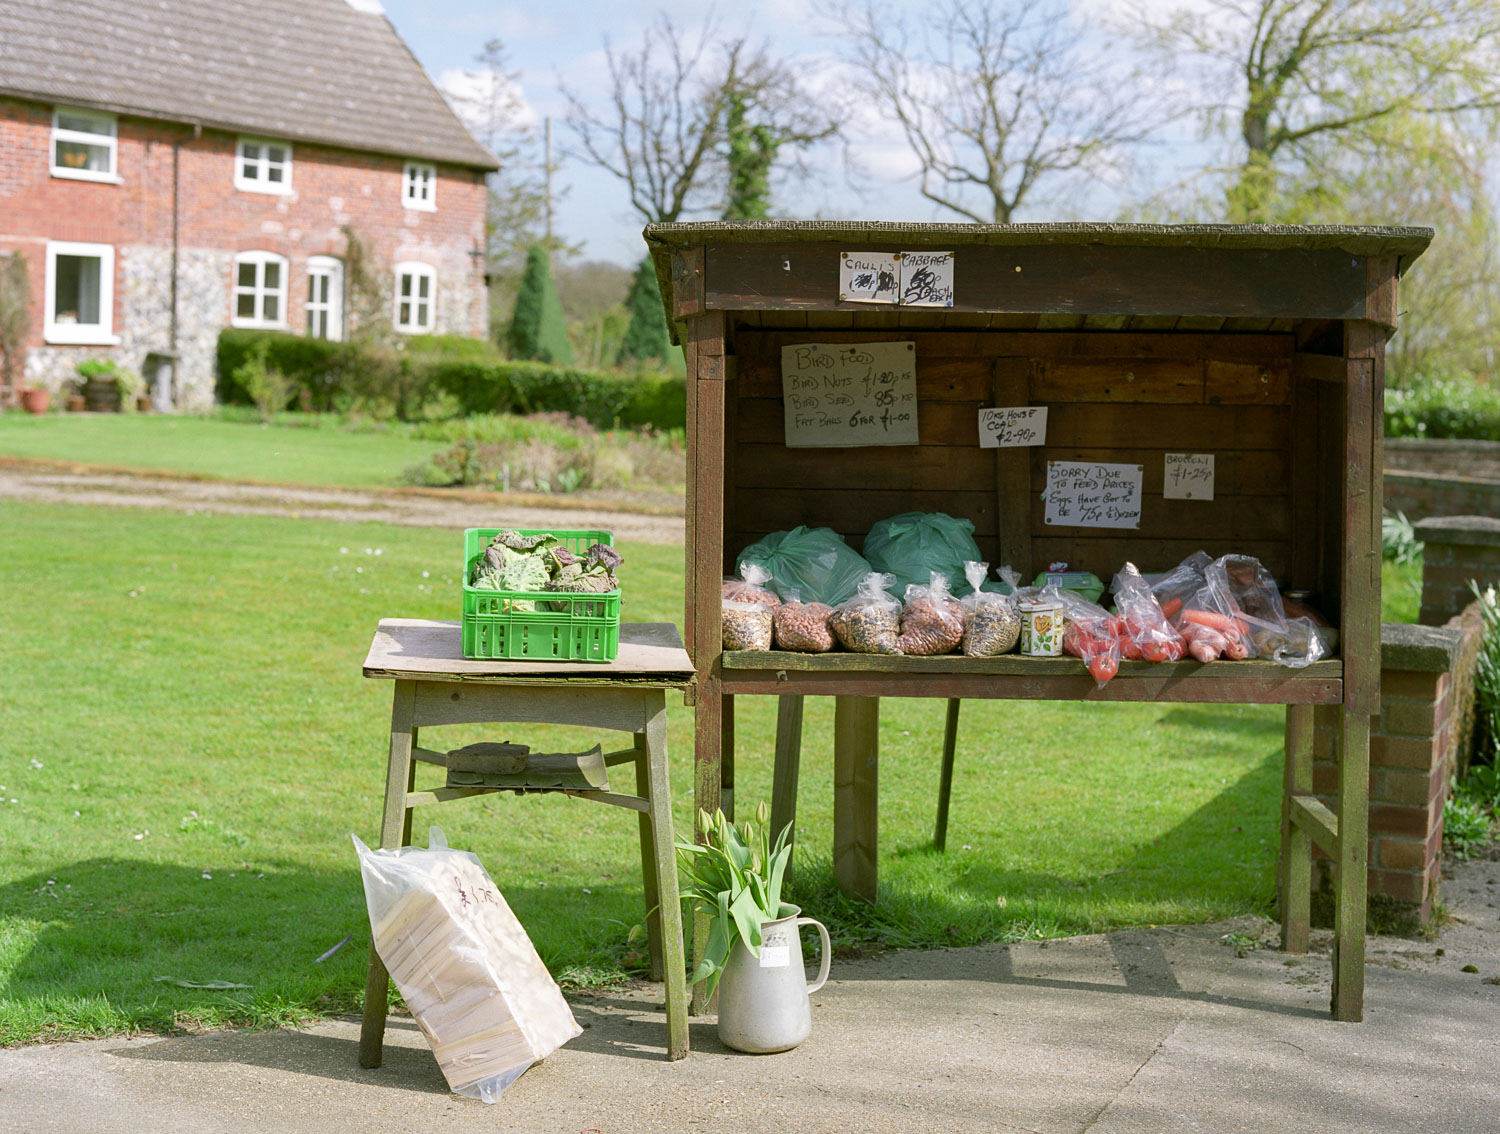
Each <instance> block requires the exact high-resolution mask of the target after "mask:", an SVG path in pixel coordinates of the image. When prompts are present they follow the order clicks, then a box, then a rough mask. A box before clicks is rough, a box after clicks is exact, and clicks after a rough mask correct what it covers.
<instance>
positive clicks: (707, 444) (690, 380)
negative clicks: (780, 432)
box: [686, 311, 733, 1013]
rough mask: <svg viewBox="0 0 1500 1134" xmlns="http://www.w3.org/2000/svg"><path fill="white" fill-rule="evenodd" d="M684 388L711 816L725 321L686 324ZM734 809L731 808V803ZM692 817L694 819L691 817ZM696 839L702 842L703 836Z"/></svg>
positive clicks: (701, 737)
mask: <svg viewBox="0 0 1500 1134" xmlns="http://www.w3.org/2000/svg"><path fill="white" fill-rule="evenodd" d="M686 356H687V386H688V390H689V391H690V396H689V407H690V411H691V418H692V423H691V428H690V431H689V434H688V470H689V471H688V482H689V484H690V485H691V497H690V504H691V506H690V509H689V512H688V523H687V527H688V537H687V543H688V552H687V621H688V627H689V630H688V643H687V647H688V651H689V653H691V655H692V658H693V666H694V668H695V670H696V671H697V677H698V689H697V693H696V697H695V705H694V752H695V759H694V775H693V798H694V801H695V804H696V806H697V808H700V809H702V810H704V811H707V812H708V813H709V814H710V815H712V814H713V813H714V811H716V810H717V809H718V808H719V807H720V805H721V803H722V798H721V789H722V786H723V783H722V776H723V754H722V745H723V742H724V733H723V728H724V694H723V689H722V685H721V683H720V680H719V655H720V653H722V651H723V630H722V629H721V626H720V620H719V593H720V585H721V581H722V577H723V576H722V565H723V561H724V465H723V460H724V313H723V312H722V311H711V312H709V313H707V314H705V315H701V316H699V317H698V318H695V319H692V320H690V321H689V323H688V332H687V337H686ZM732 802H733V801H732V800H731V803H732ZM695 814H696V811H695ZM696 826H697V825H696V824H694V828H695V833H696V834H697V837H698V839H699V840H700V841H701V840H702V838H703V835H702V833H701V832H697V831H696ZM707 937H708V917H707V915H706V914H704V913H701V912H700V913H699V914H697V915H696V916H695V917H694V918H693V960H694V966H695V967H696V965H697V962H698V961H701V960H702V959H703V948H704V943H705V942H706V941H707ZM706 1007H707V1003H706V998H705V997H704V995H703V986H702V984H699V985H697V986H695V987H694V989H693V1009H692V1010H693V1011H694V1012H695V1013H697V1012H701V1011H703V1010H705V1009H706Z"/></svg>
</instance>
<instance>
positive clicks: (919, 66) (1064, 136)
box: [824, 0, 1153, 223]
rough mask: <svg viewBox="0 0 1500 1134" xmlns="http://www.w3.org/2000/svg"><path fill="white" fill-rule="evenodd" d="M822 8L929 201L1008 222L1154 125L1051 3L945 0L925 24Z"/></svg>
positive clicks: (863, 10)
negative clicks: (904, 147)
mask: <svg viewBox="0 0 1500 1134" xmlns="http://www.w3.org/2000/svg"><path fill="white" fill-rule="evenodd" d="M824 12H825V14H827V15H829V16H832V17H833V18H834V20H835V21H836V23H837V25H838V27H839V29H840V32H839V34H840V35H841V36H842V37H844V38H845V39H846V41H847V43H848V45H849V52H850V55H849V59H848V62H849V63H850V64H852V66H853V67H854V68H855V70H856V73H857V77H856V79H855V83H856V85H857V86H858V87H859V88H860V89H861V90H862V91H863V93H864V94H865V95H866V97H867V98H868V99H869V100H870V101H871V102H872V103H873V104H874V105H875V106H876V107H877V108H878V109H879V110H880V112H881V113H882V114H883V115H884V116H886V117H888V118H890V119H894V120H895V122H896V123H898V124H899V126H900V128H901V131H902V134H903V135H904V136H905V138H906V141H907V143H908V145H910V147H911V149H912V152H913V153H914V154H915V155H916V158H917V161H918V163H919V164H920V166H921V172H920V178H921V181H920V187H921V192H922V195H923V196H924V197H926V198H927V199H928V200H930V201H933V202H935V203H936V204H938V205H941V206H942V207H943V208H945V209H950V210H952V211H953V212H955V213H957V214H959V215H960V216H963V217H967V218H968V219H970V220H973V221H977V222H980V223H986V222H990V221H994V222H998V223H1009V222H1010V221H1011V220H1012V219H1014V217H1015V215H1016V213H1017V212H1018V211H1019V210H1021V209H1023V208H1024V207H1025V206H1026V204H1027V203H1028V202H1029V201H1030V200H1031V199H1032V198H1033V197H1034V195H1035V194H1036V193H1037V192H1038V188H1037V187H1038V185H1041V184H1042V183H1044V182H1047V183H1056V184H1058V185H1060V184H1061V183H1062V182H1063V181H1064V180H1065V179H1067V178H1068V177H1069V176H1070V175H1077V174H1080V173H1098V172H1100V171H1101V170H1103V169H1105V168H1106V167H1107V166H1109V165H1110V164H1111V163H1112V162H1114V161H1116V160H1118V159H1119V158H1120V156H1121V153H1122V148H1123V147H1124V146H1125V145H1126V144H1128V143H1130V142H1133V141H1137V140H1139V139H1140V138H1141V137H1143V136H1144V134H1145V133H1146V131H1147V129H1148V128H1149V127H1150V126H1151V125H1152V124H1153V112H1152V109H1151V107H1150V105H1149V100H1146V99H1143V98H1142V97H1141V94H1140V92H1139V91H1131V90H1129V89H1127V88H1126V86H1125V84H1122V83H1120V82H1119V81H1118V77H1117V76H1113V75H1111V74H1109V73H1108V68H1107V67H1106V66H1105V65H1104V63H1103V62H1102V60H1101V58H1100V57H1099V56H1098V55H1097V54H1090V53H1089V52H1088V50H1087V49H1086V48H1085V47H1084V46H1083V44H1082V42H1081V35H1080V32H1079V30H1078V29H1076V28H1075V27H1073V26H1072V25H1071V24H1070V22H1069V20H1068V16H1067V11H1066V8H1065V7H1064V6H1062V5H1061V4H1058V3H1055V2H1053V0H1016V2H1012V3H1007V2H1005V0H944V2H943V3H942V4H939V5H932V6H930V7H928V6H924V7H923V11H922V18H921V25H922V26H921V27H920V28H918V29H913V27H912V24H911V21H910V19H909V18H908V17H907V16H906V15H905V14H904V12H903V10H902V9H899V8H897V9H893V8H892V7H890V6H889V4H886V3H877V2H876V0H866V2H865V3H864V4H863V6H856V5H852V4H842V5H836V6H832V7H825V8H824Z"/></svg>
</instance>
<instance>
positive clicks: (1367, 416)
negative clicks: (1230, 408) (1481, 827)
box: [1332, 320, 1385, 1021]
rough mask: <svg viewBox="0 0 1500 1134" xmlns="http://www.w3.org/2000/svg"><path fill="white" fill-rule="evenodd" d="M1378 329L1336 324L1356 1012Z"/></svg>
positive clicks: (1355, 1016)
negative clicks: (1340, 335)
mask: <svg viewBox="0 0 1500 1134" xmlns="http://www.w3.org/2000/svg"><path fill="white" fill-rule="evenodd" d="M1384 356H1385V332H1384V328H1382V327H1380V326H1379V325H1377V324H1375V323H1370V322H1365V321H1358V320H1357V321H1351V322H1349V323H1346V324H1345V326H1344V357H1345V360H1346V361H1345V373H1346V377H1345V383H1344V399H1345V400H1344V469H1345V474H1344V475H1345V480H1344V540H1343V545H1344V561H1343V572H1342V579H1341V589H1342V595H1341V604H1342V610H1341V616H1342V617H1341V620H1340V621H1341V629H1340V649H1341V651H1342V653H1343V655H1344V708H1343V712H1342V714H1341V715H1342V718H1343V722H1342V723H1343V730H1342V735H1341V738H1340V742H1339V760H1338V832H1339V835H1338V855H1337V862H1336V864H1335V907H1334V945H1333V995H1332V1009H1333V1016H1334V1019H1336V1020H1349V1021H1358V1020H1361V1019H1363V1018H1364V974H1365V920H1366V899H1367V890H1368V882H1369V880H1368V876H1367V871H1368V869H1369V862H1368V857H1369V855H1368V847H1367V840H1368V831H1369V779H1370V720H1371V717H1372V716H1374V714H1376V713H1378V712H1379V711H1380V521H1379V517H1380V508H1381V503H1382V502H1381V491H1380V483H1381V478H1380V468H1379V467H1378V466H1377V465H1376V464H1375V463H1374V462H1375V460H1376V457H1377V455H1378V453H1379V450H1380V443H1379V441H1378V440H1377V435H1378V434H1381V433H1383V431H1384V414H1383V403H1384V398H1383V393H1384V390H1383V386H1384V367H1383V363H1384Z"/></svg>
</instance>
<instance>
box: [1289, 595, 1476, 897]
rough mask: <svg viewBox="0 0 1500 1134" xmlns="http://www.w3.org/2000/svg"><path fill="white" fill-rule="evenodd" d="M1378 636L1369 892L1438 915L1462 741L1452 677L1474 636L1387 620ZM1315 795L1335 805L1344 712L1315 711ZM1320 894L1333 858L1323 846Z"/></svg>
mask: <svg viewBox="0 0 1500 1134" xmlns="http://www.w3.org/2000/svg"><path fill="white" fill-rule="evenodd" d="M1380 629H1381V634H1380V715H1379V716H1378V717H1376V718H1375V720H1374V721H1373V722H1372V724H1371V729H1370V844H1369V863H1370V866H1369V884H1370V894H1371V895H1372V896H1374V895H1384V896H1385V897H1386V898H1388V899H1391V900H1393V901H1394V902H1396V903H1398V904H1399V905H1401V906H1402V907H1409V908H1411V909H1412V911H1413V912H1414V913H1415V914H1416V916H1417V918H1418V919H1419V920H1421V921H1424V922H1425V921H1426V920H1427V918H1428V916H1429V915H1430V914H1431V913H1432V899H1433V897H1434V895H1435V892H1436V885H1437V880H1438V872H1439V867H1440V865H1441V857H1440V855H1441V851H1442V846H1443V804H1444V802H1445V801H1446V800H1447V797H1448V782H1449V779H1450V777H1451V775H1452V770H1453V769H1452V764H1453V758H1454V750H1455V747H1456V741H1457V739H1458V738H1457V736H1456V732H1457V725H1456V715H1457V714H1456V712H1455V708H1456V698H1455V697H1454V674H1453V670H1454V668H1455V666H1456V665H1457V663H1458V660H1459V658H1460V656H1461V654H1462V652H1463V646H1464V644H1465V638H1466V634H1465V632H1464V631H1463V630H1461V629H1459V628H1456V627H1431V626H1409V625H1406V624H1404V623H1397V622H1386V623H1384V624H1382V626H1381V628H1380ZM1313 723H1314V734H1313V790H1314V791H1315V792H1317V793H1318V795H1319V796H1320V797H1321V798H1322V799H1323V801H1324V803H1326V804H1329V805H1330V806H1332V803H1333V797H1334V793H1335V791H1336V789H1337V785H1338V766H1337V764H1336V763H1335V754H1336V753H1337V751H1338V733H1339V710H1338V706H1335V705H1320V706H1318V707H1317V709H1316V710H1315V711H1314V713H1313ZM1314 854H1315V856H1316V857H1317V858H1318V859H1320V860H1321V861H1318V862H1315V863H1314V887H1315V888H1316V887H1317V886H1318V885H1319V884H1320V882H1321V874H1322V872H1323V871H1324V870H1325V869H1326V861H1327V858H1326V856H1325V855H1323V853H1322V852H1321V851H1319V850H1317V848H1316V847H1315V848H1314Z"/></svg>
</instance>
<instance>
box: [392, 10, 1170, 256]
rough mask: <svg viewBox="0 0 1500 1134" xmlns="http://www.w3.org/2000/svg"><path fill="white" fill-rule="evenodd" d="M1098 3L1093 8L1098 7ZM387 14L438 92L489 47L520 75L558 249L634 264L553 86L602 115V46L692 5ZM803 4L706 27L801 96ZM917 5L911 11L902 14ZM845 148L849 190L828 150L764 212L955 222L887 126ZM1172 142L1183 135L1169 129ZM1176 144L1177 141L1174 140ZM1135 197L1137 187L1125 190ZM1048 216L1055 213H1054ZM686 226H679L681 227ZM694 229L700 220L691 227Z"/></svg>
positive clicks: (610, 197) (1108, 205) (687, 17)
mask: <svg viewBox="0 0 1500 1134" xmlns="http://www.w3.org/2000/svg"><path fill="white" fill-rule="evenodd" d="M1099 2H1101V3H1102V2H1103V0H1099ZM383 3H384V6H385V9H386V14H387V16H388V17H389V18H390V20H391V22H392V23H393V24H394V25H395V27H396V30H397V31H398V32H399V33H400V34H401V36H402V37H403V38H404V39H405V40H406V42H407V44H408V45H409V46H410V47H411V49H412V50H413V51H414V52H415V53H416V56H417V58H418V59H419V60H420V61H421V63H422V65H423V66H424V67H425V68H426V69H427V72H428V74H430V75H431V76H432V77H433V78H434V79H435V80H436V81H437V82H438V84H439V86H442V87H444V88H446V89H449V90H455V89H457V90H463V89H472V83H473V79H472V77H471V76H469V75H466V74H465V72H466V71H468V70H469V69H471V68H472V67H473V63H474V56H475V53H476V52H478V51H479V49H480V48H481V47H482V46H483V45H484V43H485V41H486V40H489V39H491V38H496V37H498V38H499V39H501V40H502V41H503V42H504V44H505V48H506V51H507V54H508V55H509V58H510V61H511V66H512V68H513V69H514V70H516V71H519V72H520V88H521V89H520V92H519V94H520V96H521V98H522V99H523V101H524V107H525V111H524V112H525V114H526V115H527V116H528V117H530V118H531V119H532V120H533V121H535V122H537V123H540V122H541V120H542V119H544V118H545V117H548V116H550V117H551V118H552V124H553V139H554V150H555V151H557V152H558V153H560V155H561V170H560V173H559V176H558V184H559V186H560V187H561V188H564V189H566V196H565V197H564V198H563V200H562V201H561V203H560V204H559V206H558V208H557V214H556V228H557V231H558V234H559V235H560V236H562V237H563V238H564V239H566V240H568V241H570V242H574V243H578V242H582V243H583V244H584V251H583V254H584V256H585V257H587V258H590V259H605V260H613V261H616V262H619V263H625V264H629V263H633V262H634V261H636V260H638V259H639V258H640V256H641V254H642V252H643V251H644V245H643V244H642V241H641V237H640V230H641V227H642V224H643V223H644V222H643V219H642V218H641V217H640V216H639V215H638V214H636V213H635V212H634V211H633V210H632V209H631V208H630V204H629V200H628V197H627V195H626V192H625V190H624V188H623V186H622V185H621V183H620V182H618V181H616V180H615V179H613V178H612V177H610V176H609V175H607V174H604V173H602V172H601V171H599V170H596V169H591V168H589V167H588V166H587V165H586V163H584V162H582V161H580V160H577V159H574V158H571V157H569V156H568V155H567V150H568V148H569V147H570V146H571V145H572V144H573V138H572V136H571V134H570V133H569V131H568V130H567V128H566V126H565V125H564V122H563V119H564V117H565V102H564V99H563V97H562V95H561V94H560V93H559V84H560V83H564V84H566V85H567V86H568V87H569V88H570V89H572V90H574V91H575V92H577V93H578V94H579V95H580V96H581V97H583V98H584V99H585V100H586V101H588V102H590V104H591V105H594V106H596V107H600V108H602V107H604V106H605V105H607V94H608V85H607V78H608V76H607V73H606V70H605V62H604V50H603V48H604V40H605V38H606V37H608V39H609V40H610V42H611V43H612V44H613V45H614V46H615V47H616V48H617V49H619V50H630V49H632V48H635V47H637V46H638V45H639V42H640V39H641V36H642V33H643V32H644V31H645V30H646V29H647V27H648V26H649V25H650V24H651V23H652V22H653V20H654V19H655V18H656V15H657V13H658V12H662V11H665V12H667V13H668V14H669V15H670V16H671V17H672V19H673V20H674V21H675V22H676V23H677V24H678V26H679V27H681V28H684V29H688V30H696V29H697V28H699V27H700V26H701V24H702V23H703V20H704V18H705V12H706V11H707V8H706V6H705V5H704V4H702V3H686V2H682V0H663V2H661V3H658V4H637V3H619V2H613V3H611V2H607V0H563V2H560V3H553V4H541V5H535V4H533V5H527V6H525V7H523V6H521V5H519V4H510V3H494V2H492V0H489V2H487V0H440V2H434V0H383ZM810 7H811V4H810V2H809V0H736V2H735V3H734V4H733V5H730V4H722V3H721V4H719V5H718V6H717V7H716V9H715V11H716V12H717V16H716V18H717V21H718V24H719V27H720V30H721V32H723V33H725V34H737V33H743V34H745V35H747V36H748V37H749V38H750V39H751V40H752V41H754V42H760V41H765V42H766V43H768V44H769V47H770V50H771V52H772V53H773V54H774V55H777V56H779V57H782V58H792V59H796V60H797V61H798V62H799V64H800V65H801V66H802V68H803V69H804V74H805V77H806V79H807V82H808V84H809V86H811V87H813V88H816V87H817V86H818V85H819V84H820V83H828V82H834V81H836V79H837V70H836V63H835V62H834V60H833V58H832V52H833V48H834V46H835V45H834V43H833V41H832V40H830V39H829V38H828V37H827V36H826V35H822V34H819V33H820V32H821V31H823V30H824V29H822V28H820V27H818V26H817V25H816V22H815V21H814V19H813V18H812V17H811V15H810V11H809V10H810ZM918 7H919V5H918V4H916V3H914V4H913V10H916V9H917V8H918ZM855 135H856V136H855V137H854V139H853V145H852V146H851V149H852V150H853V151H854V153H855V154H856V156H857V158H858V161H859V163H860V167H861V170H862V174H861V175H860V176H859V177H857V178H856V179H854V180H852V181H851V178H850V176H849V175H848V173H847V170H846V167H845V165H844V164H843V162H842V161H841V159H840V156H839V154H838V152H836V151H835V150H833V149H832V148H830V149H829V150H827V151H826V152H823V153H819V154H817V155H816V160H815V162H814V164H815V166H816V167H817V169H818V173H817V174H816V175H815V176H814V177H812V178H811V179H809V180H808V181H807V182H805V183H798V184H795V185H790V186H784V187H781V188H780V189H779V190H778V192H777V195H776V197H775V200H774V202H773V207H774V210H775V212H776V214H777V215H780V216H795V217H814V216H820V217H839V218H867V219H879V220H912V221H923V220H948V221H952V220H962V219H963V218H961V217H959V216H957V215H955V214H953V213H952V212H948V211H946V210H942V209H940V208H938V207H937V206H935V205H933V204H932V203H930V202H928V201H926V200H924V199H923V198H922V197H921V196H920V194H919V193H918V191H917V188H916V182H915V178H914V177H913V176H912V175H913V173H914V172H915V170H916V165H915V162H914V160H913V158H912V157H911V155H910V152H909V151H908V149H907V147H906V146H905V144H904V142H903V141H902V139H901V138H900V136H899V134H898V133H897V132H896V127H895V126H894V125H893V124H890V123H887V122H884V121H883V120H882V119H881V118H880V117H879V115H877V114H875V113H874V112H873V111H871V112H867V113H864V114H861V115H859V116H858V118H857V119H856V123H855ZM1179 135H1182V131H1179ZM1180 140H1181V138H1180V137H1179V141H1180ZM1135 188H1138V186H1136V187H1135ZM1119 193H1120V190H1119V188H1118V187H1103V188H1097V189H1096V190H1094V191H1092V192H1090V191H1084V192H1083V193H1081V194H1080V195H1077V196H1075V197H1074V198H1073V199H1071V200H1069V201H1067V202H1063V203H1058V204H1054V205H1052V206H1051V207H1052V209H1053V210H1054V211H1052V212H1043V211H1041V210H1037V211H1034V212H1031V213H1029V214H1027V215H1025V216H1021V217H1018V218H1017V219H1022V220H1057V219H1108V218H1109V217H1110V216H1112V215H1114V212H1115V210H1116V209H1117V208H1118V205H1119V202H1120V198H1119ZM1056 210H1062V211H1061V213H1059V212H1058V211H1056ZM685 219H689V218H685ZM690 219H699V218H690Z"/></svg>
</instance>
